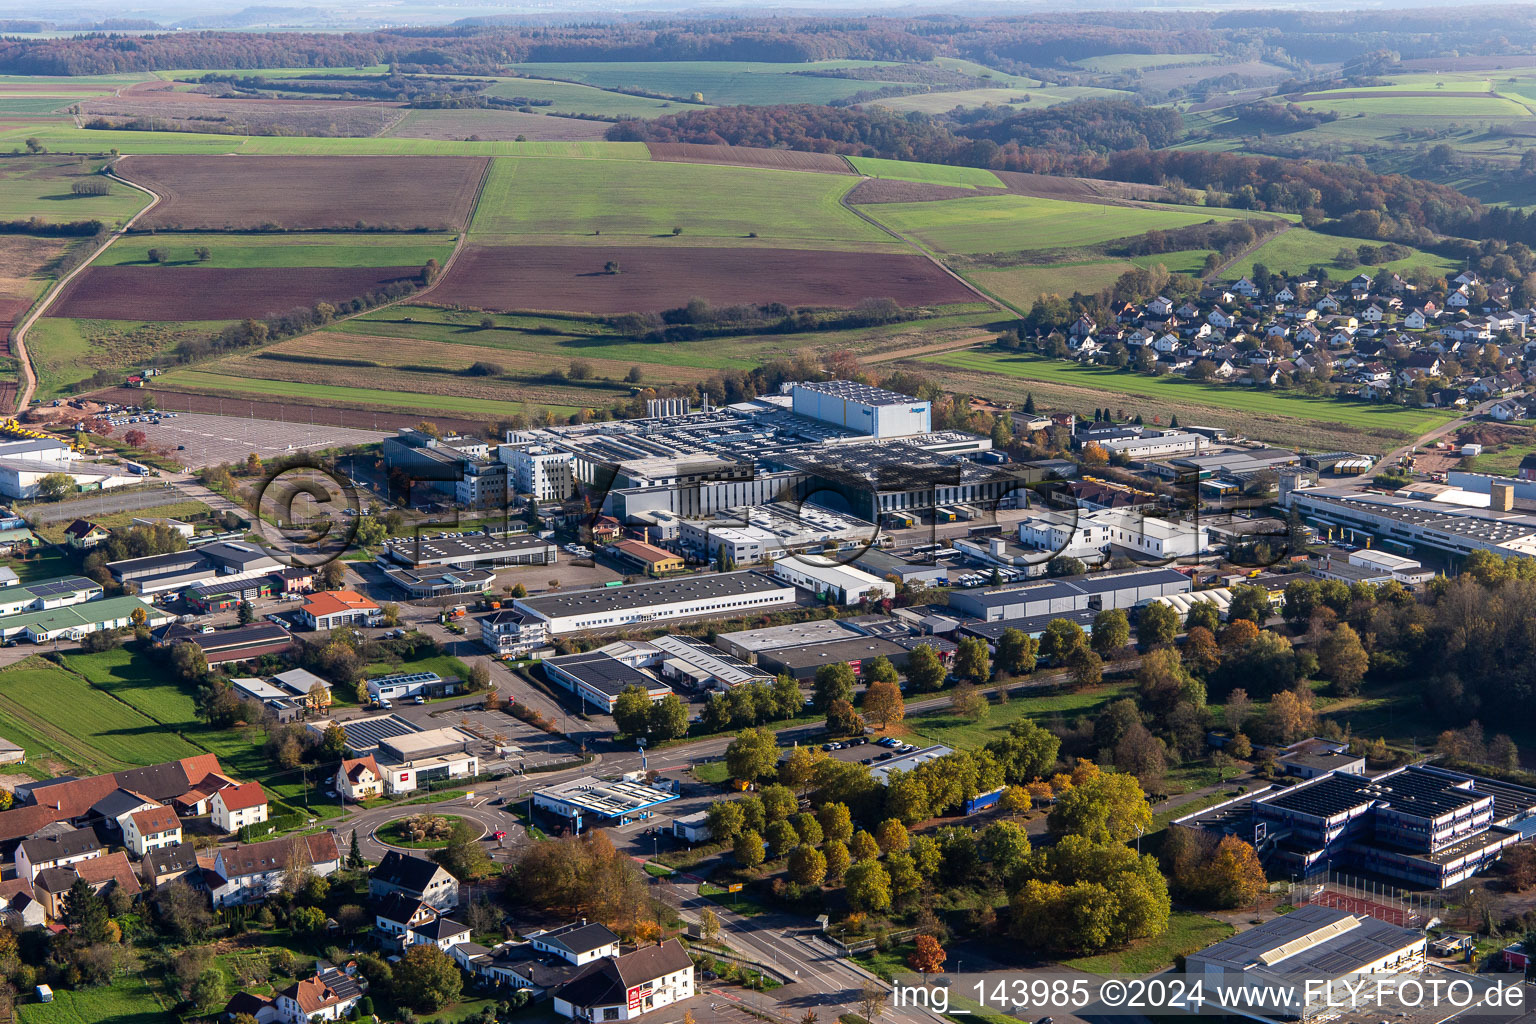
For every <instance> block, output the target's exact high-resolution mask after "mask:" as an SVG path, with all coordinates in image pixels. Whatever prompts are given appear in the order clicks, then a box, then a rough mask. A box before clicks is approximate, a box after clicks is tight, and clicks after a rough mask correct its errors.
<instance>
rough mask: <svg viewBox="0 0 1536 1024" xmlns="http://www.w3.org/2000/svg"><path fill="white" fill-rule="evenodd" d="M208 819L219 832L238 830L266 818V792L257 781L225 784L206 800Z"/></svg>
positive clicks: (259, 822) (257, 823) (256, 823)
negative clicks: (234, 784) (231, 784)
mask: <svg viewBox="0 0 1536 1024" xmlns="http://www.w3.org/2000/svg"><path fill="white" fill-rule="evenodd" d="M208 809H209V820H210V821H212V822H213V827H214V828H216V829H218V830H220V831H221V832H238V831H240V830H241V829H242V828H244V827H245V826H247V825H259V824H261V823H262V822H264V821H266V820H267V793H266V790H264V789H262V788H261V783H259V782H246V783H242V784H241V785H238V786H225V787H224V788H223V789H221V790H219V791H218V792H217V793H215V794H213V796H212V797H210V798H209V800H208Z"/></svg>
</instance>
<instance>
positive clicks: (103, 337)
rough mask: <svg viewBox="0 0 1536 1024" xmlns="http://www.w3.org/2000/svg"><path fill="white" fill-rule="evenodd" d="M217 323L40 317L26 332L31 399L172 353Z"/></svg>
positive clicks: (204, 333) (51, 395) (221, 323)
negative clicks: (33, 376)
mask: <svg viewBox="0 0 1536 1024" xmlns="http://www.w3.org/2000/svg"><path fill="white" fill-rule="evenodd" d="M222 326H223V322H222V321H212V320H203V321H195V320H194V321H189V322H185V323H176V322H170V321H166V322H154V321H151V322H146V321H142V320H74V319H69V318H66V317H43V318H42V319H40V320H38V321H37V322H36V323H34V324H33V325H32V329H31V330H29V331H28V332H27V353H28V355H29V356H31V358H32V366H33V369H34V370H35V371H36V372H37V395H38V397H39V398H51V397H54V396H56V395H59V394H63V393H64V392H65V391H67V390H68V389H69V387H70V386H71V385H73V384H76V383H78V382H80V381H83V380H88V379H89V378H90V377H91V376H92V375H93V374H95V372H96V371H97V370H100V369H127V368H128V367H130V366H133V365H135V364H142V363H143V362H145V361H146V360H147V359H149V358H150V357H151V356H154V355H156V354H159V353H161V352H165V351H169V350H170V349H172V348H174V347H175V346H176V344H177V343H178V342H180V341H181V340H182V339H184V338H187V337H190V336H203V335H207V334H209V333H211V332H213V331H217V330H218V329H219V328H220V327H222Z"/></svg>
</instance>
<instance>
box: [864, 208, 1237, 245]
mask: <svg viewBox="0 0 1536 1024" xmlns="http://www.w3.org/2000/svg"><path fill="white" fill-rule="evenodd" d="M861 209H862V210H864V211H865V212H866V213H868V214H869V215H870V216H872V217H874V218H875V219H876V220H878V221H879V222H880V223H882V224H885V225H887V226H889V227H891V228H893V229H894V230H896V231H899V232H901V233H902V234H903V235H910V236H911V237H913V238H915V239H917V240H919V241H921V242H922V243H924V244H925V245H928V246H931V247H932V248H934V249H936V250H938V251H941V252H949V253H961V254H977V253H991V252H1019V251H1026V250H1030V249H1051V248H1062V247H1068V246H1073V247H1076V246H1085V245H1095V244H1100V243H1103V242H1108V241H1111V240H1113V239H1117V238H1127V237H1130V236H1134V235H1140V234H1144V233H1145V232H1147V231H1149V230H1153V229H1170V228H1179V227H1188V226H1190V225H1194V224H1202V223H1204V222H1206V221H1208V220H1226V219H1231V218H1230V216H1229V215H1227V214H1225V213H1222V212H1216V211H1210V212H1207V211H1205V210H1204V209H1203V208H1198V209H1199V210H1200V212H1193V211H1191V212H1183V211H1181V210H1171V209H1162V208H1157V207H1155V206H1152V205H1149V206H1146V207H1127V206H1108V205H1098V204H1092V203H1077V202H1071V201H1067V200H1057V199H1037V198H1033V197H1028V196H1019V195H1011V194H1010V195H981V196H975V197H970V198H962V199H943V200H938V201H935V202H927V203H881V204H877V205H873V206H867V207H862V208H861Z"/></svg>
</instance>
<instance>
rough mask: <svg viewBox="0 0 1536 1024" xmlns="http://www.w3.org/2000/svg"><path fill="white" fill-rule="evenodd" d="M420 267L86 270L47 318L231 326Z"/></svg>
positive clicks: (336, 297) (353, 293) (352, 293)
mask: <svg viewBox="0 0 1536 1024" xmlns="http://www.w3.org/2000/svg"><path fill="white" fill-rule="evenodd" d="M420 273H421V268H420V267H282V268H266V269H260V270H238V269H217V268H198V267H188V268H185V269H182V268H177V269H174V270H171V269H167V268H165V267H92V268H90V269H89V270H87V271H85V272H84V273H83V274H81V275H80V276H79V277H76V278H75V279H74V280H73V281H71V282H70V283H69V286H68V287H67V288H65V290H64V293H63V294H62V295H60V296H59V299H58V302H57V303H55V304H54V305H53V306H52V307H51V308H50V309H49V311H48V315H49V316H57V317H80V318H84V319H91V320H238V319H241V318H243V317H263V316H274V315H276V314H279V313H286V312H287V311H288V310H290V309H293V308H294V307H295V306H313V305H314V304H315V303H317V302H332V303H335V302H345V301H349V300H351V299H355V298H357V297H358V296H360V295H362V294H364V293H366V292H369V291H372V290H373V289H374V288H377V287H379V286H380V285H383V284H388V283H389V282H391V281H399V280H402V279H404V278H414V277H416V276H417V275H418V274H420Z"/></svg>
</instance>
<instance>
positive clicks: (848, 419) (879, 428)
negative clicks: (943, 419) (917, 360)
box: [790, 380, 933, 437]
mask: <svg viewBox="0 0 1536 1024" xmlns="http://www.w3.org/2000/svg"><path fill="white" fill-rule="evenodd" d="M790 397H791V398H792V399H793V401H794V411H795V414H796V415H798V416H809V417H810V418H811V419H813V420H821V421H822V422H823V423H835V424H837V425H838V426H840V427H847V428H848V429H849V430H853V431H857V432H858V433H860V434H868V435H869V436H870V437H908V436H911V435H912V434H926V433H928V432H929V431H930V430H931V429H932V422H933V417H932V408H931V406H930V405H929V403H928V402H925V401H923V400H922V399H918V398H913V397H912V396H911V395H903V394H899V393H897V392H895V391H887V390H885V389H884V388H876V387H871V386H870V385H868V384H859V383H857V382H855V381H851V380H828V381H817V382H810V383H802V384H793V385H790Z"/></svg>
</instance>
